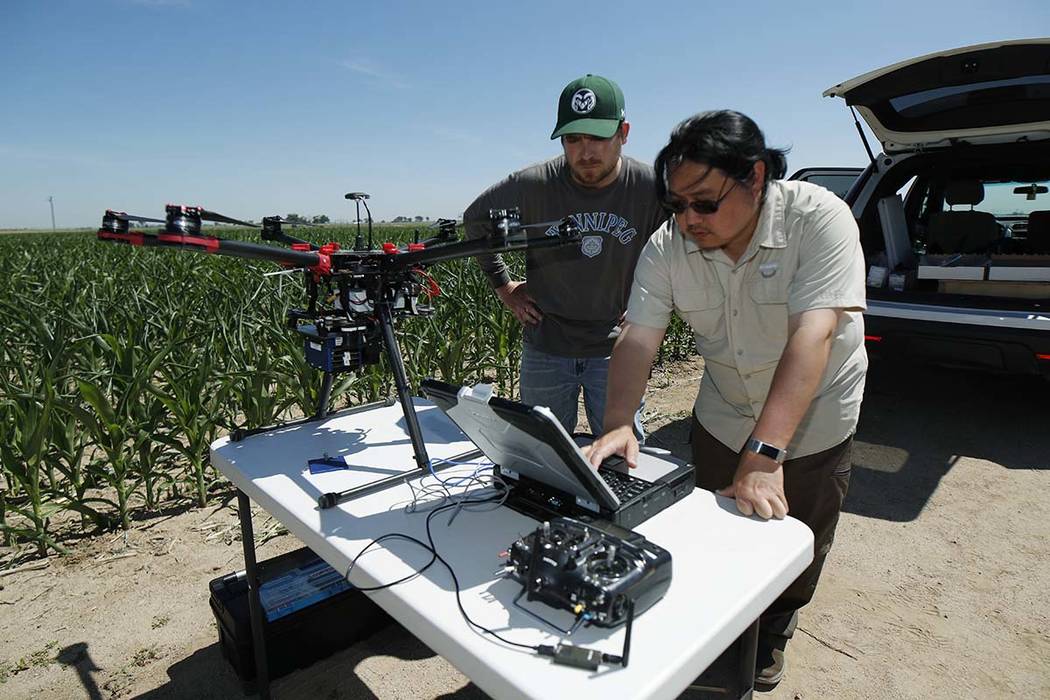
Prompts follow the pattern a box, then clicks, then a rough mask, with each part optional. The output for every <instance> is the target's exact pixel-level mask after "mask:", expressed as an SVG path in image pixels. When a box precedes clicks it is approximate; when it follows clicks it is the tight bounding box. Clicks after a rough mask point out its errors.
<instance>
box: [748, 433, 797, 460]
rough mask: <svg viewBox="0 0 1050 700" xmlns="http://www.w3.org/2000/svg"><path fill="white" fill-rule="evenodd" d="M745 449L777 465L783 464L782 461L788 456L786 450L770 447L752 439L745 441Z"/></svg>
mask: <svg viewBox="0 0 1050 700" xmlns="http://www.w3.org/2000/svg"><path fill="white" fill-rule="evenodd" d="M747 449H748V450H750V451H752V452H754V453H755V454H760V455H762V456H763V457H769V458H770V459H771V460H773V461H774V462H776V463H777V464H783V463H784V460H785V459H787V454H788V453H787V450H785V449H783V448H781V447H777V446H776V445H771V444H770V443H768V442H762V441H761V440H759V439H757V438H753V437H751V438H748V439H747Z"/></svg>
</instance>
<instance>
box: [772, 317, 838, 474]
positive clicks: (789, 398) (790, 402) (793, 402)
mask: <svg viewBox="0 0 1050 700" xmlns="http://www.w3.org/2000/svg"><path fill="white" fill-rule="evenodd" d="M833 336H834V327H831V328H830V329H828V328H827V327H824V326H822V325H815V326H806V325H803V326H800V327H799V328H797V329H795V331H794V332H793V333H792V334H791V337H790V338H789V339H788V343H787V346H786V347H785V348H784V353H783V355H781V358H780V363H779V364H778V365H777V369H776V372H775V373H774V375H773V383H772V385H771V386H770V389H769V396H768V397H767V398H766V403H765V406H764V407H763V408H762V415H761V416H759V419H758V424H757V425H756V426H755V431H754V433H753V434H754V436H755V437H756V438H758V439H759V440H762V441H763V442H768V443H771V444H773V445H776V446H778V447H781V448H786V447H787V446H788V444H789V443H790V442H791V440H792V438H793V437H794V436H795V431H796V430H797V429H798V425H799V423H801V422H802V417H803V416H805V415H806V411H808V410H809V405H810V403H811V402H812V401H813V396H814V394H816V392H817V388H818V387H819V386H820V381H821V378H822V377H823V376H824V369H825V367H826V366H827V363H828V356H829V355H830V353H831V341H832V338H833ZM789 457H790V455H789Z"/></svg>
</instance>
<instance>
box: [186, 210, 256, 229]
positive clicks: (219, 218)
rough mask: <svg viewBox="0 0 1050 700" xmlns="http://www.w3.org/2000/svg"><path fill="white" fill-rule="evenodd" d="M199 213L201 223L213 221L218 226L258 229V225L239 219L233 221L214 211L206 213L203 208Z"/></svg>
mask: <svg viewBox="0 0 1050 700" xmlns="http://www.w3.org/2000/svg"><path fill="white" fill-rule="evenodd" d="M199 212H200V217H201V221H214V222H216V223H219V224H233V225H235V226H249V227H251V228H259V224H253V223H251V222H250V221H241V220H240V219H234V218H231V217H229V216H225V215H223V214H219V213H217V212H214V211H208V210H207V209H204V208H203V207H201V208H200V209H199Z"/></svg>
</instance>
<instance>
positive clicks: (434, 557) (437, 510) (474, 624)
mask: <svg viewBox="0 0 1050 700" xmlns="http://www.w3.org/2000/svg"><path fill="white" fill-rule="evenodd" d="M499 498H500V497H499V496H493V497H491V498H483V499H471V498H467V499H463V500H462V501H457V502H455V503H449V504H446V505H443V506H439V507H437V508H435V509H434V510H432V511H430V513H428V514H427V520H426V531H427V540H428V542H429V544H427V543H426V542H423V541H422V540H419V539H417V538H415V537H413V536H412V535H406V534H404V533H401V532H392V533H389V534H386V535H381V536H379V537H377V538H376V539H374V540H372V541H371V542H369V543H368V544H367V545H365V547H364V549H362V550H361V551H360V552H358V554H357V556H355V557H354V558H353V559H352V560H351V561H350V565H349V566H348V567H347V569H346V574H345V576H344V578H346V580H347V581H348V582H349V581H350V573H351V572H352V571H353V569H354V566H355V565H356V564H357V560H358V559H360V558H361V556H362V555H363V554H364V553H365V552H367V551H368V550H369V549H371V548H372V546H373V545H376V544H378V543H379V542H382V541H383V540H386V539H392V538H398V539H403V540H408V541H409V542H414V543H415V544H418V545H419V546H420V547H422V548H423V549H425V550H427V551H428V552H430V561H429V562H427V563H426V565H425V566H423V568H421V569H419V570H418V571H414V572H412V573H411V574H409V575H408V576H405V577H402V578H400V579H398V580H397V581H392V582H391V583H384V584H382V585H380V586H356V585H355V586H354V587H355V588H357V590H359V591H379V590H382V589H384V588H390V587H391V586H396V585H398V584H400V583H404V582H405V581H408V580H409V579H412V578H415V577H416V576H419V575H420V574H422V573H423V572H424V571H426V570H427V569H429V568H430V566H431V565H433V563H434V561H435V560H436V561H439V562H441V563H442V564H443V565H444V566H445V568H446V569H448V573H449V575H450V576H451V577H452V584H453V585H454V586H455V589H456V606H457V607H459V612H460V614H461V615H462V616H463V619H464V620H466V621H467V623H468V624H469V625H471V626H472V627H474V628H476V629H479V630H481V631H482V632H483V633H485V634H489V635H492V636H493V637H495V638H496V639H498V640H500V641H501V642H503V643H504V644H509V645H511V646H514V647H519V648H521V649H529V650H531V651H535V652H537V653H543V651H544V648H545V647H546V645H533V644H522V643H520V642H512V641H511V640H509V639H506V638H505V637H502V636H500V635H499V634H497V633H496V632H495V631H493V630H490V629H489V628H488V627H485V626H484V625H481V624H479V623H477V622H474V620H472V619H470V615H468V614H467V611H466V609H465V608H464V607H463V600H462V597H461V592H460V586H459V578H457V577H456V572H455V570H454V569H453V568H452V566H451V565H450V564H449V563H448V562H447V561H445V560H444V558H442V556H441V555H440V554H438V553H437V547H436V545H435V544H434V535H433V533H432V532H431V530H430V523H431V520H432V519H433V518H434V516H435V515H437V514H438V513H441V512H443V511H445V510H448V509H450V508H457V507H459V506H461V505H462V504H463V503H489V502H492V501H496V500H498V499H499ZM351 585H354V584H351Z"/></svg>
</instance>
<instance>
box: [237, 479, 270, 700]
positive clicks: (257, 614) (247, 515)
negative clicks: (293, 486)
mask: <svg viewBox="0 0 1050 700" xmlns="http://www.w3.org/2000/svg"><path fill="white" fill-rule="evenodd" d="M237 513H238V515H239V516H240V518H241V544H243V545H244V574H245V576H246V577H247V579H248V612H249V614H250V617H251V621H252V648H253V649H254V650H255V687H256V689H257V690H258V692H259V697H260V698H261V699H262V700H270V669H269V665H268V664H267V661H266V639H265V636H264V635H263V613H262V603H261V602H259V570H258V568H256V566H255V532H254V531H253V530H252V504H251V501H249V500H248V496H246V495H245V493H244V492H243V491H241V490H240V489H237Z"/></svg>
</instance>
